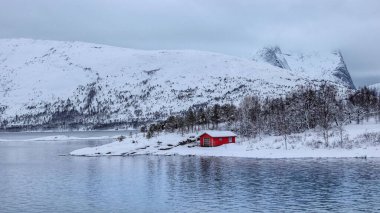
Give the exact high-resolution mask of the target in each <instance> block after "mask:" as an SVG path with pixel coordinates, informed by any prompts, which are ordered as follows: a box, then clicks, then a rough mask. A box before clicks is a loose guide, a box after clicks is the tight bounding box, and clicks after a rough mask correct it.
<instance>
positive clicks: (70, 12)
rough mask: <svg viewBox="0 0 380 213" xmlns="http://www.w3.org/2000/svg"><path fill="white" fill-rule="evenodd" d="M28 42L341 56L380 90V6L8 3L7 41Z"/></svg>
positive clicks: (365, 0)
mask: <svg viewBox="0 0 380 213" xmlns="http://www.w3.org/2000/svg"><path fill="white" fill-rule="evenodd" d="M21 37H23V38H35V39H51V40H70V41H71V40H75V41H86V42H95V43H103V44H109V45H115V46H123V47H130V48H139V49H198V50H208V51H216V52H221V53H226V54H230V55H237V56H243V57H249V56H251V55H253V53H254V52H256V50H257V49H258V48H260V47H263V46H266V45H279V46H280V47H282V48H283V49H290V50H295V51H302V50H304V49H305V50H314V49H315V50H324V51H329V50H333V49H341V51H342V52H343V55H344V57H345V60H346V63H347V64H348V68H349V70H350V72H351V75H352V77H353V79H354V82H355V84H356V85H359V86H361V85H364V84H371V83H375V82H380V1H379V0H313V1H309V0H276V1H275V0H0V38H21Z"/></svg>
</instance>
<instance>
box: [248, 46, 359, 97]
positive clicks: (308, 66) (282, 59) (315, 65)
mask: <svg viewBox="0 0 380 213" xmlns="http://www.w3.org/2000/svg"><path fill="white" fill-rule="evenodd" d="M254 59H255V60H257V61H264V62H268V63H270V64H272V65H273V66H276V67H280V68H283V69H286V70H291V71H294V72H295V73H298V74H299V73H305V74H307V75H308V76H310V77H311V78H320V77H322V78H326V79H335V80H338V81H339V82H340V83H342V84H343V85H345V86H347V87H349V88H352V89H354V88H355V85H354V83H353V81H352V79H351V76H350V73H349V72H348V69H347V66H346V63H345V62H344V59H343V56H342V53H341V52H340V51H333V52H331V53H324V54H322V53H320V52H306V53H294V52H289V51H286V52H284V51H282V50H281V49H280V48H279V47H277V46H275V47H266V48H263V49H262V50H260V51H258V52H257V54H256V56H255V57H254Z"/></svg>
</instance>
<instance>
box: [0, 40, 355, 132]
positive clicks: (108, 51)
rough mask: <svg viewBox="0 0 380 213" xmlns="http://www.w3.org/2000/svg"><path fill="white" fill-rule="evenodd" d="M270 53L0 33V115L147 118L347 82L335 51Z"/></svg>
mask: <svg viewBox="0 0 380 213" xmlns="http://www.w3.org/2000/svg"><path fill="white" fill-rule="evenodd" d="M275 55H276V57H280V56H283V58H280V61H279V62H281V64H282V65H281V66H279V65H278V64H275V63H273V61H271V60H269V59H267V60H266V61H269V62H270V63H267V62H257V61H252V60H250V59H245V58H239V57H234V56H228V55H223V54H218V53H212V52H201V51H194V50H156V51H143V50H134V49H126V48H118V47H112V46H106V45H98V44H90V43H81V42H59V41H42V40H29V39H6V40H0V97H1V99H0V120H2V122H3V123H2V125H3V126H5V125H6V126H8V127H9V126H28V125H42V124H46V125H48V127H50V126H52V127H53V126H56V125H55V124H60V125H61V124H64V125H74V124H99V123H115V122H130V121H136V120H137V119H139V120H140V121H141V120H148V119H151V120H154V119H158V118H164V117H166V116H168V115H169V114H171V113H175V112H179V111H181V110H184V109H187V108H188V107H190V106H193V105H211V104H215V103H221V104H222V103H235V104H237V103H239V102H240V100H241V99H242V98H243V97H244V96H246V95H249V94H257V95H260V96H262V97H267V96H276V95H280V94H284V93H285V92H287V91H290V90H291V89H292V88H294V87H296V86H297V85H304V84H311V83H313V84H318V82H320V81H322V80H327V81H330V82H332V83H335V84H337V85H339V86H340V87H341V88H343V89H345V88H347V87H351V88H352V87H353V84H352V81H351V79H350V77H349V73H348V71H347V69H346V67H345V65H344V62H343V58H342V57H341V55H340V54H335V55H333V56H335V57H327V58H323V57H322V58H317V59H314V58H312V56H308V57H306V56H304V57H303V59H302V58H298V56H297V57H290V56H288V55H286V54H278V53H277V52H276V54H275ZM315 56H317V55H315ZM268 57H269V56H268ZM290 59H294V60H297V62H299V61H301V62H303V63H298V65H299V66H295V64H296V63H295V62H296V61H293V60H290ZM306 59H307V60H306ZM325 59H326V60H325ZM311 62H312V63H311ZM342 63H343V64H342ZM272 64H274V65H275V66H273V65H272ZM309 65H310V67H311V68H312V69H310V70H309V69H307V68H308V66H309ZM333 65H334V66H333ZM338 65H339V66H340V67H343V68H345V70H341V72H340V69H339V66H338ZM337 67H338V68H337ZM328 68H331V69H328ZM346 78H347V79H346ZM52 124H54V125H52Z"/></svg>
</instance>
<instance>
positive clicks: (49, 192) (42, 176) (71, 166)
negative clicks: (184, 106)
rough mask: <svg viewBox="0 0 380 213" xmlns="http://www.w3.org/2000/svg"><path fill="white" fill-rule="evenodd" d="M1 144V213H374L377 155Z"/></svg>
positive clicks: (379, 170)
mask: <svg viewBox="0 0 380 213" xmlns="http://www.w3.org/2000/svg"><path fill="white" fill-rule="evenodd" d="M106 142H107V141H90V140H84V141H83V140H82V141H62V142H57V141H55V142H26V141H23V142H22V141H21V142H20V141H19V142H16V141H14V142H12V141H9V142H0V212H206V211H209V212H252V211H253V212H256V211H268V212H282V211H285V212H296V211H299V212H330V211H334V212H352V211H354V212H357V211H365V212H378V211H380V160H378V159H366V160H365V159H289V160H285V159H277V160H265V159H262V160H258V159H247V158H217V157H190V156H182V157H181V156H135V157H90V158H88V157H72V156H68V155H65V156H62V155H63V154H67V153H69V152H70V151H73V150H75V149H78V148H82V147H87V146H95V145H99V144H102V143H106Z"/></svg>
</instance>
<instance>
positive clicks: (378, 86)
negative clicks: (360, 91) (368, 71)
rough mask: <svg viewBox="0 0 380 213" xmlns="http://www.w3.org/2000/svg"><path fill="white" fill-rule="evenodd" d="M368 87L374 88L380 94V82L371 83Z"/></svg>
mask: <svg viewBox="0 0 380 213" xmlns="http://www.w3.org/2000/svg"><path fill="white" fill-rule="evenodd" d="M368 88H370V89H374V90H376V91H377V92H378V93H379V94H380V83H377V84H372V85H369V86H368Z"/></svg>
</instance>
